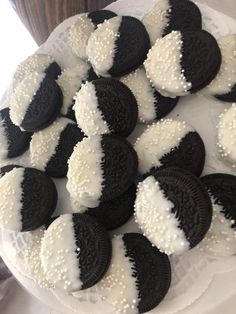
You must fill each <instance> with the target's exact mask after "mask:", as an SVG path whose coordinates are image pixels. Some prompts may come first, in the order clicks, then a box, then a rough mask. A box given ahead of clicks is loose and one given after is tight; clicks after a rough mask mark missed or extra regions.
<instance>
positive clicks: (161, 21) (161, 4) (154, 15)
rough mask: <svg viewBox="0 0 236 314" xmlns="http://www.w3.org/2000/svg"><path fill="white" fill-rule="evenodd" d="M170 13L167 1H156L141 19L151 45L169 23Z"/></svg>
mask: <svg viewBox="0 0 236 314" xmlns="http://www.w3.org/2000/svg"><path fill="white" fill-rule="evenodd" d="M170 12H171V9H170V3H169V0H161V1H158V2H157V3H156V4H155V5H154V6H153V7H152V8H151V10H150V11H148V12H147V13H146V14H145V15H144V17H143V20H142V22H143V24H144V26H145V27H146V30H147V32H148V34H149V37H150V41H151V45H154V44H155V41H156V40H157V38H160V37H162V35H163V31H164V29H165V27H166V26H167V25H168V22H169V13H170Z"/></svg>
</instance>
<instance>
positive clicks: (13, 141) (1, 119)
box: [0, 108, 32, 159]
mask: <svg viewBox="0 0 236 314" xmlns="http://www.w3.org/2000/svg"><path fill="white" fill-rule="evenodd" d="M31 135H32V133H30V132H22V131H21V129H20V128H19V127H17V126H16V125H14V124H13V123H12V121H11V119H10V115H9V108H5V109H2V110H1V111H0V159H6V158H13V157H17V156H20V155H22V154H23V153H24V152H25V151H26V150H27V149H28V147H29V142H30V139H31Z"/></svg>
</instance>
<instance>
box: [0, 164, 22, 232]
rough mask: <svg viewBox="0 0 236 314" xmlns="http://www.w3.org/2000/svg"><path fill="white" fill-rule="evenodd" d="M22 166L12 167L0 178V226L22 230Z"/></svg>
mask: <svg viewBox="0 0 236 314" xmlns="http://www.w3.org/2000/svg"><path fill="white" fill-rule="evenodd" d="M24 172H25V170H24V168H14V169H13V170H11V171H10V172H8V173H6V174H5V175H4V176H3V177H1V179H0V190H1V197H0V227H1V228H5V229H10V230H14V231H21V230H22V216H21V209H22V196H23V190H22V182H23V179H24Z"/></svg>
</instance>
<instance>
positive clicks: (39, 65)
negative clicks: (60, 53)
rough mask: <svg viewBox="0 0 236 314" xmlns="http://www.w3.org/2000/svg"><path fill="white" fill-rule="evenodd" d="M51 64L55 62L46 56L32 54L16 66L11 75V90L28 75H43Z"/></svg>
mask: <svg viewBox="0 0 236 314" xmlns="http://www.w3.org/2000/svg"><path fill="white" fill-rule="evenodd" d="M53 62H55V60H54V59H53V57H51V56H49V55H48V54H39V53H34V54H33V55H31V56H29V57H28V58H27V59H25V60H24V61H22V62H21V63H20V64H19V65H18V66H17V68H16V71H15V72H14V74H13V88H14V89H15V88H16V86H17V85H18V84H19V83H20V82H21V81H22V80H23V79H24V78H25V77H26V76H28V75H29V74H30V73H32V72H39V73H43V72H44V71H45V70H46V69H47V68H48V66H49V65H50V64H51V63H53Z"/></svg>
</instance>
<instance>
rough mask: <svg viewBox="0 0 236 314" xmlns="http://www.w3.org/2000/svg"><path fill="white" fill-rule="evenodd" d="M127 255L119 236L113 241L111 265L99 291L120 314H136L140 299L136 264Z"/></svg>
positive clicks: (121, 238)
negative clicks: (135, 275)
mask: <svg viewBox="0 0 236 314" xmlns="http://www.w3.org/2000/svg"><path fill="white" fill-rule="evenodd" d="M125 255H126V248H125V244H124V242H123V236H122V235H118V236H116V237H114V238H113V240H112V260H111V265H110V267H109V269H108V271H107V273H106V274H105V276H104V277H103V279H102V280H101V281H100V282H99V283H98V284H97V289H98V292H99V293H100V294H101V295H102V296H103V297H104V298H105V300H106V301H107V302H109V303H110V304H112V305H113V306H114V307H115V309H116V310H117V311H118V313H128V314H136V313H138V309H137V305H138V301H139V298H138V287H137V281H136V280H137V279H136V278H135V277H133V276H132V275H133V274H134V273H135V264H134V263H133V262H132V261H131V260H130V259H129V257H127V256H125ZM132 268H133V269H132Z"/></svg>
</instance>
